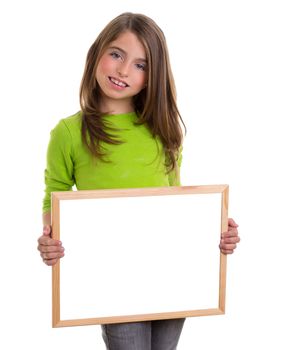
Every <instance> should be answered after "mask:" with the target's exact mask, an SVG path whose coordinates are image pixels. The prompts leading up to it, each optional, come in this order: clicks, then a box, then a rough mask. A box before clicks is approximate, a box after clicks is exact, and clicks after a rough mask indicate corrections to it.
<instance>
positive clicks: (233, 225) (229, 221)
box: [228, 218, 238, 227]
mask: <svg viewBox="0 0 291 350" xmlns="http://www.w3.org/2000/svg"><path fill="white" fill-rule="evenodd" d="M228 226H231V227H238V224H237V223H236V222H235V221H234V220H233V219H232V218H229V219H228Z"/></svg>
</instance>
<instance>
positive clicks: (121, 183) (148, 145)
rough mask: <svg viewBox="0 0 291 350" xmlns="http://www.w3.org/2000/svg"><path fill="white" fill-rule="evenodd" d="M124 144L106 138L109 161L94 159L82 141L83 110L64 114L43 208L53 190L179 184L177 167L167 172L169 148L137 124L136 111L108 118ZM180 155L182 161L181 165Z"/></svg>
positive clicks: (53, 141)
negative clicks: (167, 150) (67, 115)
mask: <svg viewBox="0 0 291 350" xmlns="http://www.w3.org/2000/svg"><path fill="white" fill-rule="evenodd" d="M104 118H105V119H106V121H109V122H110V123H111V124H112V126H113V127H114V128H117V129H121V130H118V131H117V130H116V131H114V135H117V136H118V139H121V140H122V141H123V143H122V144H120V145H110V144H107V143H102V146H103V147H104V149H105V152H106V153H107V154H108V156H107V159H108V160H109V162H103V161H101V160H96V159H94V158H93V157H92V155H91V154H90V153H89V151H88V150H87V148H86V146H84V145H83V143H82V137H81V112H78V113H76V114H74V115H72V116H70V117H68V118H65V119H62V120H61V121H60V122H59V123H58V124H57V126H56V127H55V128H54V129H53V130H52V131H51V138H50V142H49V145H48V150H47V167H46V170H45V184H46V188H45V197H44V200H43V212H44V213H45V212H48V211H49V210H50V206H51V199H50V195H51V192H53V191H70V190H72V187H73V185H76V188H77V189H78V190H95V189H113V188H140V187H159V186H179V185H180V180H179V179H178V178H177V177H176V176H175V172H174V171H172V172H171V173H170V174H166V169H165V152H164V150H163V146H162V143H161V141H160V140H159V139H158V138H154V137H153V136H152V135H151V132H150V131H149V129H148V128H147V126H146V125H135V124H134V122H135V121H136V120H137V118H138V116H137V115H136V113H134V112H132V113H127V114H116V115H108V116H106V117H104ZM181 158H182V157H181V156H180V157H179V161H178V164H179V166H180V165H181Z"/></svg>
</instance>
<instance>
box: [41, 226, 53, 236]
mask: <svg viewBox="0 0 291 350" xmlns="http://www.w3.org/2000/svg"><path fill="white" fill-rule="evenodd" d="M42 233H43V235H45V236H50V235H51V233H52V227H51V225H44V227H43V230H42Z"/></svg>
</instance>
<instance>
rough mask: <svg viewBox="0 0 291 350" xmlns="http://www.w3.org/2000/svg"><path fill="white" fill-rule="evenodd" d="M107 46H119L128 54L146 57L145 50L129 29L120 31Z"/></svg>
mask: <svg viewBox="0 0 291 350" xmlns="http://www.w3.org/2000/svg"><path fill="white" fill-rule="evenodd" d="M108 47H109V48H110V47H115V48H120V49H122V50H123V51H124V52H125V53H126V54H127V55H129V56H132V57H135V58H141V59H146V51H145V48H144V46H143V44H142V42H141V41H140V40H139V38H138V37H137V36H136V35H135V34H134V33H132V32H130V31H126V32H123V33H121V34H120V35H119V36H118V37H117V38H116V39H115V40H113V41H112V42H111V43H110V44H109V45H108Z"/></svg>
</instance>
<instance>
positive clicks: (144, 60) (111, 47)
mask: <svg viewBox="0 0 291 350" xmlns="http://www.w3.org/2000/svg"><path fill="white" fill-rule="evenodd" d="M108 49H109V50H119V51H121V52H122V53H123V54H124V55H127V52H126V51H125V50H123V49H122V48H121V47H118V46H110V47H109V48H108ZM136 60H137V61H142V62H145V63H147V60H146V59H145V58H136Z"/></svg>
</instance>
